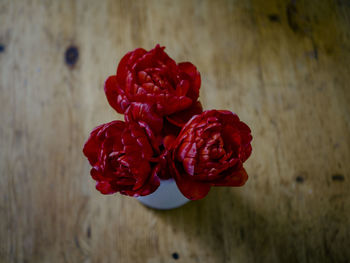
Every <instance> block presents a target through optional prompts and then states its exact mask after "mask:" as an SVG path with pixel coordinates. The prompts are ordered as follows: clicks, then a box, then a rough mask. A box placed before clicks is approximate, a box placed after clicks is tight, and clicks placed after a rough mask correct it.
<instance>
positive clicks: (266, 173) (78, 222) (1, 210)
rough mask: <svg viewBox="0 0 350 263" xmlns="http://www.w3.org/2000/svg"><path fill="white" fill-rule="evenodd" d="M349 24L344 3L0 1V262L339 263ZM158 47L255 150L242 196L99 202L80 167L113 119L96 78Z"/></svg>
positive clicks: (346, 213)
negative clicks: (126, 57) (99, 130)
mask: <svg viewBox="0 0 350 263" xmlns="http://www.w3.org/2000/svg"><path fill="white" fill-rule="evenodd" d="M349 14H350V5H349V3H348V1H345V0H337V1H331V0H327V1H326V0H323V1H316V0H315V1H291V2H287V1H277V0H267V1H262V0H261V1H259V0H247V1H228V0H227V1H185V0H184V1H170V0H169V1H114V0H111V1H92V0H91V1H83V0H82V1H44V0H43V1H39V0H33V1H20V0H2V1H1V2H0V44H1V46H0V74H1V75H0V76H1V78H0V94H1V95H0V105H1V111H0V120H1V126H0V149H1V151H0V171H1V177H0V262H121V263H123V262H135V263H137V262H148V263H157V262H175V260H176V259H175V258H176V255H174V257H175V258H173V256H172V254H173V253H177V255H178V257H179V258H178V259H177V261H178V262H347V260H349V259H350V252H349V247H350V241H349V240H350V195H349V186H350V106H349V105H350V84H349V83H350V68H349V61H350V60H349V59H350V31H349V29H350V22H349ZM156 43H160V44H161V45H164V46H166V47H167V49H166V51H167V52H168V53H169V55H170V56H171V57H173V58H174V59H175V60H176V61H178V62H180V61H185V60H189V61H191V62H193V63H194V64H195V65H196V66H197V67H198V69H199V70H200V72H201V74H202V82H203V84H202V88H201V100H202V102H203V105H204V107H205V108H206V109H212V108H218V109H229V110H232V111H235V112H237V113H238V115H239V116H240V117H241V119H242V120H244V121H245V122H246V123H248V124H249V126H250V127H251V128H252V131H253V136H254V141H253V155H252V156H251V158H250V159H249V160H248V161H247V163H246V168H247V171H248V173H249V175H250V179H249V181H248V183H247V184H246V186H244V187H243V188H217V189H213V190H212V191H211V192H210V194H209V195H208V196H207V197H206V198H205V199H203V200H200V201H196V202H192V203H190V204H187V205H185V206H184V207H182V208H179V209H176V210H174V211H166V212H159V211H153V210H150V209H147V208H145V207H143V206H142V205H140V204H139V203H138V202H137V201H136V200H134V199H132V198H128V197H124V196H121V195H114V196H102V195H101V194H99V193H98V192H97V191H96V190H95V189H94V182H93V180H92V179H91V178H90V176H89V165H88V162H87V160H86V159H85V158H84V157H83V155H82V152H81V150H82V145H83V143H84V141H85V140H86V139H87V137H88V134H89V132H90V130H91V129H92V128H93V127H95V126H97V125H98V124H100V123H104V122H108V121H111V120H113V119H116V118H117V119H121V118H122V116H120V115H118V114H116V113H115V112H114V111H113V110H112V109H111V108H110V107H109V105H108V103H107V100H106V98H105V95H104V92H103V88H102V87H103V82H104V80H105V78H106V77H107V76H108V75H110V74H112V73H114V72H115V70H116V66H117V62H118V61H119V60H120V59H121V57H122V55H123V54H124V53H126V52H127V51H129V50H132V49H134V48H136V47H144V48H146V49H150V48H152V47H153V46H154V45H155V44H156ZM69 46H74V47H76V48H77V51H78V52H79V57H78V59H77V61H75V58H76V57H75V53H74V49H73V53H72V54H71V55H70V57H69V59H70V60H69V61H68V62H70V63H71V64H67V63H66V61H65V57H64V56H65V52H66V50H67V48H68V47H69ZM74 62H76V63H74Z"/></svg>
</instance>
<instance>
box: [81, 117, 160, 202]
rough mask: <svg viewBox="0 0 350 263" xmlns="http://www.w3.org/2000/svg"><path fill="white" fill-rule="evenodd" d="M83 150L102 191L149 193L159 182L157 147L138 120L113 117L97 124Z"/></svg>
mask: <svg viewBox="0 0 350 263" xmlns="http://www.w3.org/2000/svg"><path fill="white" fill-rule="evenodd" d="M83 152H84V154H85V156H86V157H87V158H88V159H89V162H90V164H91V166H92V169H91V172H90V173H91V176H92V178H93V179H95V180H96V182H97V184H96V188H97V190H99V191H100V192H101V193H102V194H112V193H115V192H120V193H121V194H124V195H129V196H142V195H148V194H150V193H152V192H154V191H155V190H156V189H157V188H158V186H159V184H160V182H159V178H158V177H157V176H156V174H155V167H156V165H157V162H156V159H155V158H154V155H156V150H155V149H154V148H153V147H152V144H151V142H150V137H149V136H148V135H147V132H146V130H145V129H144V128H142V127H141V126H140V125H139V124H137V123H135V122H129V123H125V122H122V121H112V122H110V123H106V124H102V125H100V126H98V127H96V128H95V129H94V130H93V131H92V132H91V134H90V137H89V139H88V140H87V142H86V143H85V145H84V149H83Z"/></svg>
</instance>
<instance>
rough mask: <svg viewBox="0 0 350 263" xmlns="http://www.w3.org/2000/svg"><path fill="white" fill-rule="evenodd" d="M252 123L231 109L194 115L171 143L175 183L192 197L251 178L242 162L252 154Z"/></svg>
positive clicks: (238, 183) (198, 197) (236, 184)
mask: <svg viewBox="0 0 350 263" xmlns="http://www.w3.org/2000/svg"><path fill="white" fill-rule="evenodd" d="M251 140H252V136H251V131H250V129H249V127H248V126H247V125H246V124H245V123H243V122H241V121H240V120H239V118H238V116H237V115H236V114H234V113H232V112H229V111H217V110H209V111H204V112H203V113H202V114H200V115H196V116H194V117H193V118H192V119H191V120H190V121H189V122H188V123H187V124H186V125H185V126H184V127H183V128H182V130H181V132H180V134H179V136H178V137H177V138H176V140H175V142H173V143H172V146H171V150H170V151H171V158H170V165H171V169H170V170H171V171H172V172H173V175H174V178H175V180H176V183H177V185H178V187H179V189H180V191H181V192H182V193H183V195H184V196H186V197H187V198H189V199H192V200H195V199H200V198H203V197H205V196H206V195H207V193H208V192H209V190H210V187H211V186H242V185H244V184H245V182H246V180H247V179H248V175H247V173H246V171H245V169H244V168H243V162H245V161H246V160H247V158H248V157H249V156H250V154H251V151H252V147H251V144H250V142H251Z"/></svg>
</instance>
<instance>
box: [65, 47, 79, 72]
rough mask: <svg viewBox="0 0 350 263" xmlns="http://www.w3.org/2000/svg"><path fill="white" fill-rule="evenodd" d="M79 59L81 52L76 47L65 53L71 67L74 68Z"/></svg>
mask: <svg viewBox="0 0 350 263" xmlns="http://www.w3.org/2000/svg"><path fill="white" fill-rule="evenodd" d="M78 58H79V50H78V48H77V47H76V46H70V47H68V48H67V50H66V53H65V61H66V64H67V65H68V66H70V67H72V66H74V65H75V64H76V63H77V61H78Z"/></svg>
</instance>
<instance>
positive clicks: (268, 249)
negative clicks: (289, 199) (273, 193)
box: [154, 188, 349, 262]
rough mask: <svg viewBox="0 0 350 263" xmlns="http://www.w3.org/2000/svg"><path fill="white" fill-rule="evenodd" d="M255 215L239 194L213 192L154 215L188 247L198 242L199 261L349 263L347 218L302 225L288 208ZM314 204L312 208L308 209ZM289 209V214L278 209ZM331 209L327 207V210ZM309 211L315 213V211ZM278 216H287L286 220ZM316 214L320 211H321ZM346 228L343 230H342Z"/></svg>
mask: <svg viewBox="0 0 350 263" xmlns="http://www.w3.org/2000/svg"><path fill="white" fill-rule="evenodd" d="M275 202H276V204H277V205H276V206H266V207H272V208H273V209H272V210H271V212H268V211H267V210H264V207H259V208H258V209H253V208H252V206H251V205H250V204H249V202H248V201H247V200H245V199H244V198H243V197H242V196H241V195H240V192H239V191H237V189H232V188H218V189H212V190H211V192H210V194H209V195H208V196H207V197H206V198H205V199H203V200H199V201H195V202H190V203H189V204H187V205H185V206H183V207H181V208H178V209H175V210H171V211H155V212H154V213H155V215H156V216H157V217H159V218H160V219H161V220H165V221H166V222H168V223H169V224H171V225H172V227H173V228H175V229H177V230H178V231H181V230H182V231H184V232H185V235H186V238H187V241H186V242H188V243H191V244H192V242H197V243H196V246H195V247H198V248H201V249H197V250H196V252H194V253H195V254H193V255H192V256H191V257H192V258H194V259H197V260H200V259H203V258H208V257H209V258H210V257H211V258H213V259H215V262H346V260H347V259H348V258H349V252H348V249H347V246H348V245H349V244H347V242H348V241H346V238H347V235H348V234H346V233H344V232H347V231H346V218H347V217H346V216H345V215H343V216H344V217H343V218H342V217H341V216H340V217H339V211H338V213H335V212H334V211H333V210H332V211H331V210H329V211H324V213H322V214H323V217H322V218H321V217H318V216H317V218H316V217H314V220H310V217H308V220H304V218H303V217H302V216H300V213H298V211H293V210H292V208H291V206H290V203H289V204H288V203H286V204H281V203H280V201H279V200H275ZM310 204H311V203H310ZM281 205H286V206H289V210H288V208H287V209H282V210H278V208H277V209H276V208H275V207H280V206H281ZM327 207H328V206H327ZM308 209H310V210H312V209H313V207H309V208H308ZM277 211H289V212H287V213H284V214H282V212H277ZM317 211H318V210H317ZM341 225H343V226H345V230H344V229H343V231H342V230H340V229H339V226H341Z"/></svg>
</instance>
